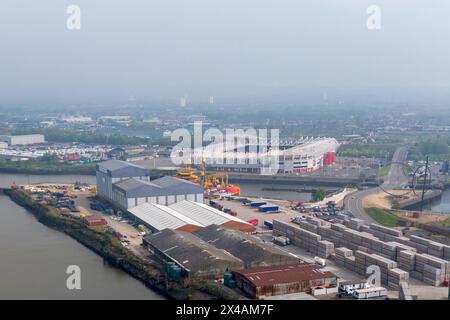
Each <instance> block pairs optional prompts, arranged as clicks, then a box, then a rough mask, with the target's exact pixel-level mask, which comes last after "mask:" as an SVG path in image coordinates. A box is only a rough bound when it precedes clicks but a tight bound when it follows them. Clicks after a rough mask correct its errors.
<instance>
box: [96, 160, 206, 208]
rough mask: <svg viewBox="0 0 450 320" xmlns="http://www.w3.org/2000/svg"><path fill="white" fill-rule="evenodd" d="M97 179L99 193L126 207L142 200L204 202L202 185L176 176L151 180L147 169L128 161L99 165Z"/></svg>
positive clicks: (144, 201) (119, 205)
mask: <svg viewBox="0 0 450 320" xmlns="http://www.w3.org/2000/svg"><path fill="white" fill-rule="evenodd" d="M96 179H97V193H98V195H99V196H100V197H102V198H104V199H106V200H108V201H110V202H112V203H113V204H115V205H116V206H118V207H120V208H121V209H123V210H128V209H131V208H133V207H136V206H138V205H141V204H143V203H156V204H161V205H170V204H172V203H175V202H179V201H182V200H192V201H199V202H203V188H202V186H200V185H199V184H195V183H192V182H190V181H186V180H182V179H178V178H175V177H162V178H159V179H156V180H152V181H150V176H149V172H148V170H147V169H145V168H143V167H141V166H138V165H135V164H131V163H129V162H126V161H120V160H109V161H105V162H102V163H100V164H98V165H97V170H96Z"/></svg>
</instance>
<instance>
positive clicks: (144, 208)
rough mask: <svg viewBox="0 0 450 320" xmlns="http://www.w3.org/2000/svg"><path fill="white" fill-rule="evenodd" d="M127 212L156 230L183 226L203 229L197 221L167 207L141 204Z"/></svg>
mask: <svg viewBox="0 0 450 320" xmlns="http://www.w3.org/2000/svg"><path fill="white" fill-rule="evenodd" d="M128 211H129V212H130V213H131V214H133V215H134V216H136V217H137V218H139V219H141V220H142V221H143V222H145V223H147V224H149V225H150V226H152V227H153V228H155V229H157V230H163V229H166V228H169V229H178V228H181V227H183V226H185V225H194V226H199V227H203V225H202V224H200V223H198V222H197V221H195V220H193V219H190V218H189V217H186V216H184V215H182V214H180V213H179V212H177V211H175V210H173V209H171V208H169V207H166V206H162V205H159V204H155V203H143V204H141V205H139V206H137V207H134V208H131V209H129V210H128Z"/></svg>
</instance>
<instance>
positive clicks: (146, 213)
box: [128, 200, 255, 232]
mask: <svg viewBox="0 0 450 320" xmlns="http://www.w3.org/2000/svg"><path fill="white" fill-rule="evenodd" d="M128 213H130V214H131V215H132V216H134V217H135V218H137V219H138V220H139V221H140V222H142V223H144V224H145V225H146V226H147V227H148V228H150V229H151V230H152V231H153V232H158V231H161V230H164V229H173V230H179V231H186V232H194V231H197V230H199V229H201V228H203V227H207V226H210V225H219V226H223V227H225V228H229V229H236V230H240V231H243V232H253V231H254V230H255V227H254V226H253V225H251V224H250V223H248V222H245V221H243V220H241V219H239V218H236V217H234V216H232V215H229V214H226V213H224V212H222V211H220V210H217V209H215V208H213V207H210V206H208V205H206V204H204V203H199V202H195V201H189V200H184V201H180V202H177V203H174V204H172V205H169V206H163V205H159V204H154V203H144V204H141V205H138V206H136V207H133V208H131V209H128Z"/></svg>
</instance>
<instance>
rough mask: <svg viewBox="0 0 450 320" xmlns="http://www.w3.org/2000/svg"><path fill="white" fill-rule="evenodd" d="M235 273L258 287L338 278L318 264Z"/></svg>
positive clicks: (265, 268)
mask: <svg viewBox="0 0 450 320" xmlns="http://www.w3.org/2000/svg"><path fill="white" fill-rule="evenodd" d="M235 273H237V274H240V275H242V276H244V277H245V278H247V279H248V280H249V281H250V282H251V283H253V284H254V285H255V286H256V287H261V286H271V285H277V284H283V283H293V282H300V281H307V280H315V279H324V278H336V275H335V274H333V273H331V272H330V271H327V270H325V269H324V268H322V267H320V266H318V265H316V264H295V265H294V264H293V265H284V266H275V267H258V268H252V269H247V270H244V271H240V272H235Z"/></svg>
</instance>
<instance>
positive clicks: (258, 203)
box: [250, 201, 267, 208]
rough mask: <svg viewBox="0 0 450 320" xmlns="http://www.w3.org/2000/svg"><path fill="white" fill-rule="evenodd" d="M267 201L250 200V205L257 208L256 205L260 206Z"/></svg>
mask: <svg viewBox="0 0 450 320" xmlns="http://www.w3.org/2000/svg"><path fill="white" fill-rule="evenodd" d="M266 203H267V202H260V201H255V202H250V207H253V208H256V207H260V206H263V205H265V204H266Z"/></svg>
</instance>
